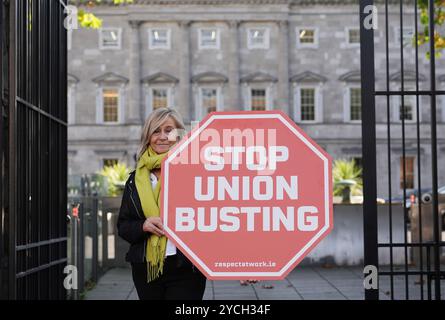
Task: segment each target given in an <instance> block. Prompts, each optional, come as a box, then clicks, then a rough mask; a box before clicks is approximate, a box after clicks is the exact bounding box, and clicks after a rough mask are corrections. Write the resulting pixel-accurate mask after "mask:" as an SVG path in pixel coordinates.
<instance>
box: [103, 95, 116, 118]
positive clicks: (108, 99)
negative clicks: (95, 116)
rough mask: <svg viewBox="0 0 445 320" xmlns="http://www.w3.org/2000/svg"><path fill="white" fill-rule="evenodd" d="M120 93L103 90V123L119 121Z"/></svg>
mask: <svg viewBox="0 0 445 320" xmlns="http://www.w3.org/2000/svg"><path fill="white" fill-rule="evenodd" d="M118 115H119V91H118V90H117V89H103V122H110V123H115V122H118V121H119V116H118Z"/></svg>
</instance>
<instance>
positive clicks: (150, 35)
mask: <svg viewBox="0 0 445 320" xmlns="http://www.w3.org/2000/svg"><path fill="white" fill-rule="evenodd" d="M155 30H159V31H161V30H162V31H167V44H166V45H163V46H159V45H155V44H154V43H153V33H152V31H155ZM147 32H148V50H171V29H170V28H163V27H161V28H157V27H152V28H148V29H147Z"/></svg>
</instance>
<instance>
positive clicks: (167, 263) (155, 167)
mask: <svg viewBox="0 0 445 320" xmlns="http://www.w3.org/2000/svg"><path fill="white" fill-rule="evenodd" d="M179 130H184V124H183V123H182V120H181V117H180V116H179V114H178V113H177V112H176V111H175V110H173V109H169V108H159V109H156V110H155V111H153V112H152V113H151V115H150V116H149V117H148V118H147V120H146V122H145V125H144V128H143V130H142V135H141V145H140V149H139V154H138V157H137V160H138V161H137V166H136V170H135V171H133V172H132V173H131V174H130V177H129V178H128V180H127V183H126V185H125V191H124V194H123V197H122V204H121V208H120V212H119V219H118V223H117V228H118V232H119V236H120V237H122V238H123V239H125V240H126V241H128V242H129V243H130V244H131V246H130V250H129V251H128V253H127V256H126V260H127V261H128V262H130V263H131V268H132V274H133V281H134V284H135V287H136V290H137V293H138V296H139V299H141V300H148V299H156V300H163V299H169V300H171V299H175V300H187V299H191V300H202V297H203V295H204V290H205V283H206V278H205V276H204V275H203V274H202V273H201V272H200V271H199V270H198V269H197V268H195V266H194V265H193V264H192V263H191V262H190V261H189V260H188V259H187V258H186V257H185V256H184V255H183V254H182V253H181V251H179V250H178V249H177V248H176V247H175V245H174V244H173V243H172V242H171V241H170V240H169V239H167V237H166V236H165V235H164V230H163V226H162V221H161V218H160V216H159V194H160V192H161V184H160V177H161V163H162V159H163V158H164V157H165V156H166V155H167V153H168V151H169V150H170V148H171V147H173V145H175V144H176V143H177V140H178V139H179V136H178V134H177V132H178V131H179Z"/></svg>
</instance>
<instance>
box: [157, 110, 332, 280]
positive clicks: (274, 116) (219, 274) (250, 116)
mask: <svg viewBox="0 0 445 320" xmlns="http://www.w3.org/2000/svg"><path fill="white" fill-rule="evenodd" d="M232 119H278V120H280V121H281V122H282V123H284V124H285V125H286V127H288V128H289V129H290V130H291V131H292V132H293V133H294V134H295V135H296V136H297V137H298V138H299V139H300V140H301V141H303V143H304V144H306V145H307V146H308V147H309V148H310V149H311V150H312V151H313V152H314V153H315V154H316V155H317V156H318V157H319V158H320V159H321V160H322V161H323V162H324V182H325V190H324V191H325V225H324V226H323V228H322V229H321V230H320V231H319V232H318V233H317V234H316V235H315V236H314V237H313V238H312V239H311V240H310V241H309V242H308V243H307V244H306V245H305V246H304V247H303V248H302V249H301V250H300V251H299V252H298V253H297V254H296V255H295V256H294V257H293V258H292V259H291V260H290V261H289V262H288V263H287V264H286V265H285V266H284V267H283V268H281V270H280V271H277V272H214V271H212V270H210V269H209V268H208V267H207V265H206V264H205V263H204V262H203V261H202V260H201V259H199V258H198V256H197V255H196V254H195V253H194V252H193V251H192V250H191V249H190V248H189V247H188V246H187V245H186V244H185V243H184V242H183V241H181V239H179V238H178V237H177V235H176V234H175V233H174V232H173V230H171V229H170V228H169V227H168V226H167V222H168V193H165V194H163V195H164V200H163V201H164V211H163V212H164V221H163V223H164V229H166V230H167V231H169V234H170V235H171V236H172V237H173V239H175V241H177V242H178V243H179V244H181V246H182V247H183V248H184V249H185V250H186V251H187V253H188V254H190V256H192V257H193V259H194V260H195V261H196V262H197V263H199V265H200V266H201V267H202V268H203V269H205V270H206V272H207V273H208V274H209V275H211V276H212V277H224V276H225V277H237V276H245V275H246V274H249V276H266V277H267V276H270V277H280V276H282V275H283V274H284V273H285V272H286V271H287V270H288V269H289V268H290V267H291V266H292V265H293V264H294V263H295V261H297V260H298V259H299V258H300V257H301V256H302V255H303V254H304V253H305V252H306V251H307V250H309V248H310V247H311V246H312V245H313V244H314V243H315V241H317V240H318V239H319V238H320V237H321V236H322V235H323V234H324V233H325V232H326V231H327V230H328V229H329V218H330V210H329V204H330V199H329V186H330V183H329V160H328V159H327V158H326V157H325V156H324V155H323V154H322V153H321V152H320V151H319V150H318V149H317V148H316V147H315V146H314V145H313V144H311V143H310V142H309V141H308V140H307V139H306V137H304V136H303V135H302V134H301V133H300V132H299V131H298V130H297V129H295V127H294V126H292V125H291V124H289V122H288V121H287V120H286V119H285V118H283V116H282V115H280V114H231V115H212V116H210V118H209V119H207V121H206V122H205V123H204V124H203V125H202V126H200V127H199V128H198V129H197V130H196V131H195V132H193V134H192V135H191V136H190V138H189V139H187V141H185V142H184V143H183V144H182V145H181V146H179V148H177V149H176V150H175V151H174V152H173V153H172V154H171V155H170V156H169V157H168V158H167V160H166V161H165V163H164V168H163V169H164V186H163V187H164V188H165V189H164V190H168V181H169V180H168V174H169V162H170V161H172V160H173V159H174V158H175V157H176V156H177V155H178V153H180V152H182V151H183V150H184V149H185V148H186V147H187V146H188V145H189V144H190V143H191V142H192V141H193V140H194V139H195V138H196V137H197V136H198V135H199V134H200V133H201V132H202V131H203V130H204V129H205V128H206V127H207V126H208V125H209V124H210V123H211V122H213V120H232Z"/></svg>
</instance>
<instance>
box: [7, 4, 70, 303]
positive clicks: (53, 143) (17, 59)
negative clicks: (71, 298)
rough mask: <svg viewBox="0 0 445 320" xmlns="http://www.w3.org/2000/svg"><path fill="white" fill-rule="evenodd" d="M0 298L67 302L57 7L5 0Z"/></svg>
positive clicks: (61, 33) (61, 41)
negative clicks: (65, 299) (64, 300)
mask: <svg viewBox="0 0 445 320" xmlns="http://www.w3.org/2000/svg"><path fill="white" fill-rule="evenodd" d="M0 10H1V12H0V14H1V16H0V17H1V19H0V24H1V42H0V43H1V64H0V66H1V74H2V78H1V79H0V80H1V102H2V111H1V112H2V114H1V117H0V121H1V122H0V129H1V131H0V151H1V160H0V161H1V163H0V164H1V165H0V170H1V177H2V183H1V189H0V195H1V197H0V201H1V207H2V211H1V217H0V218H1V219H0V232H1V237H0V250H1V252H0V253H1V274H0V276H1V278H0V284H1V291H0V293H1V297H2V298H9V299H64V298H65V295H66V291H65V289H64V287H63V278H64V276H65V275H64V274H63V269H64V266H65V265H66V261H67V259H66V256H67V230H66V225H67V223H66V212H67V207H66V203H67V201H66V200H67V199H66V197H67V192H66V185H67V183H66V176H67V171H66V170H67V169H66V167H67V124H66V118H67V115H66V90H67V83H66V78H67V71H66V70H67V53H66V43H67V40H66V30H65V28H64V27H63V23H64V7H63V5H62V3H61V2H60V1H59V0H57V1H56V0H2V1H1V6H0Z"/></svg>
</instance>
